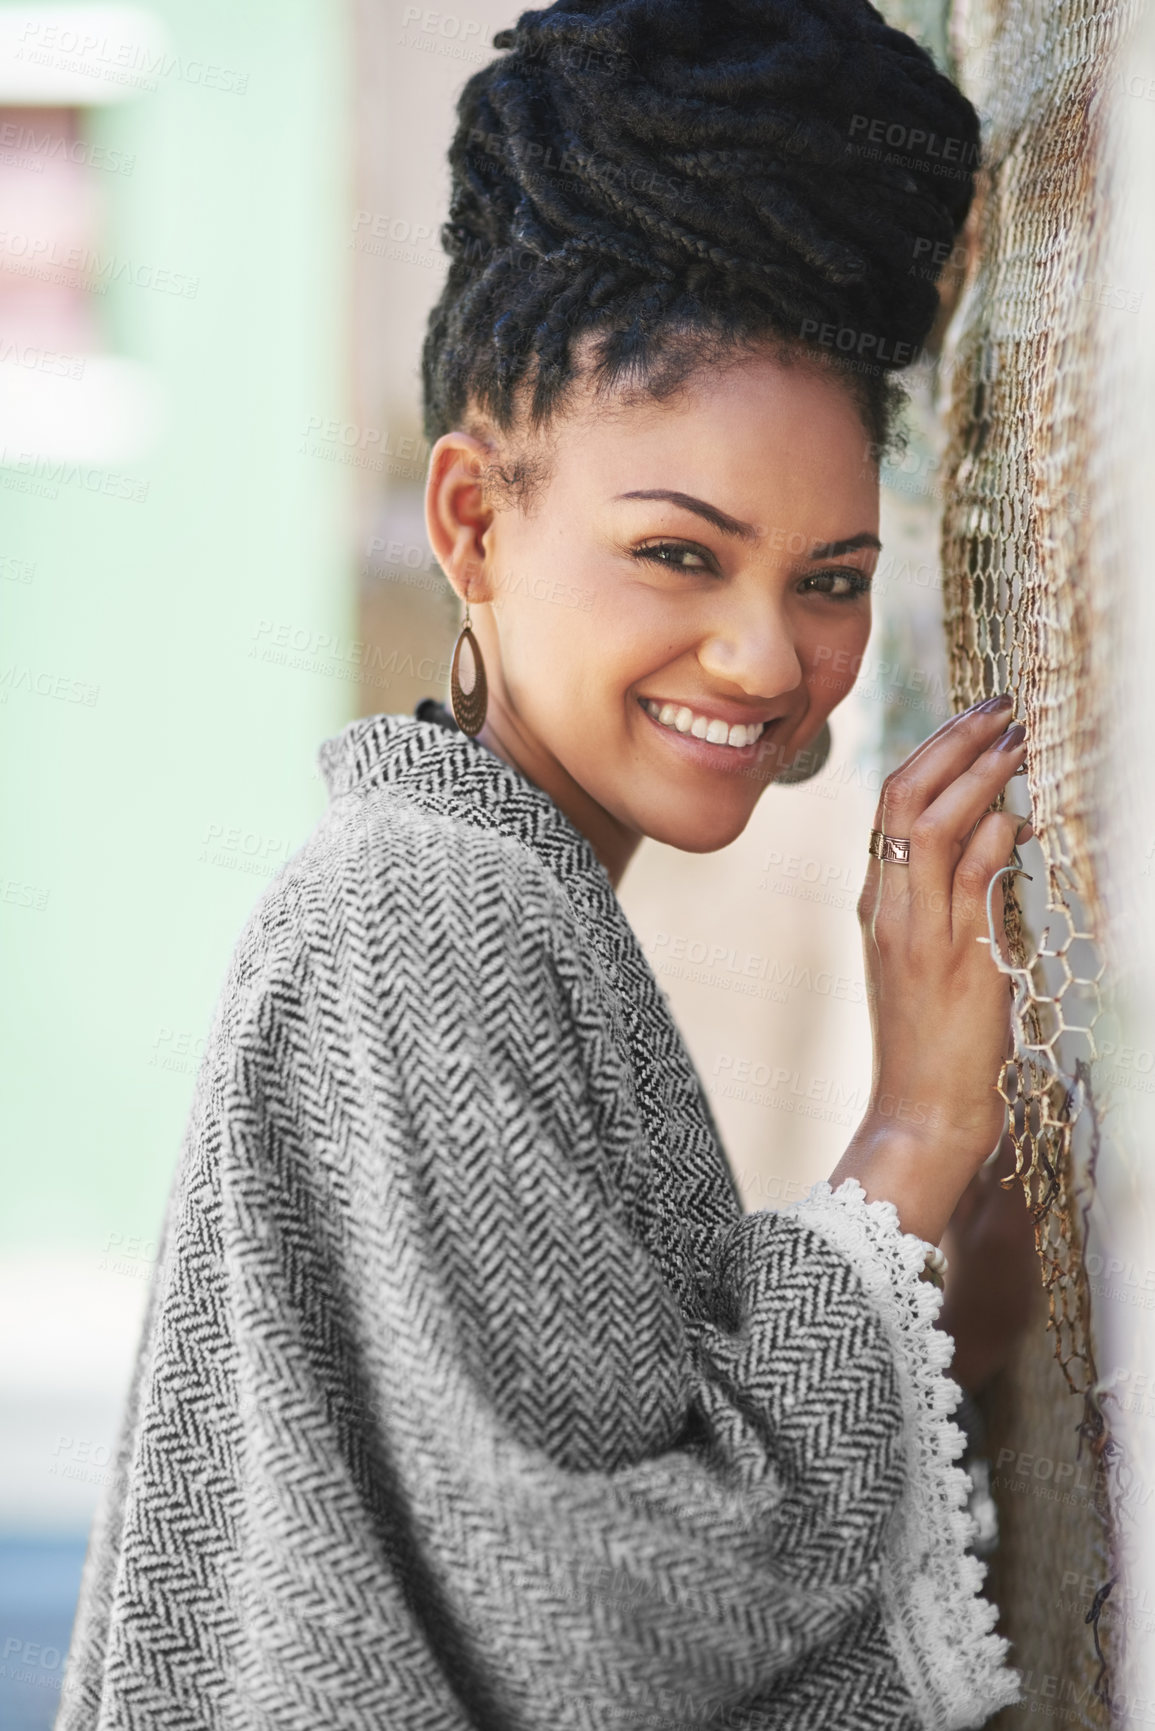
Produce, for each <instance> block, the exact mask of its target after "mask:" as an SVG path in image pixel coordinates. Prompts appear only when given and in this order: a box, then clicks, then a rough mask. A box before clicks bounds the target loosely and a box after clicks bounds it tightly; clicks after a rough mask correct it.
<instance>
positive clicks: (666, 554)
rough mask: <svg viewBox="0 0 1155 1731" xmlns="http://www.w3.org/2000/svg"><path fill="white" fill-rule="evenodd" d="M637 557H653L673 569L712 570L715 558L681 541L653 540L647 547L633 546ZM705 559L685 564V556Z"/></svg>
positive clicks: (657, 562) (656, 562) (655, 560)
mask: <svg viewBox="0 0 1155 1731" xmlns="http://www.w3.org/2000/svg"><path fill="white" fill-rule="evenodd" d="M632 551H633V556H634V558H635V559H652V560H653V561H654V563H655V564H658V565H668V566H669V568H670V570H671V571H710V570H712V569H713V560H712V559H711V557H710V555H709V554H708V553H704V552H703V551H702V549H701V548H700V547H692V546H689V545H688V544H686V543H684V542H681V541H652V542H650V544H649V545H648V546H646V547H635V548H633V550H632ZM687 557H688V558H691V559H699V560H703V561H705V563H703V564H699V565H683V564H681V563H680V561H681V560H682V559H684V558H687Z"/></svg>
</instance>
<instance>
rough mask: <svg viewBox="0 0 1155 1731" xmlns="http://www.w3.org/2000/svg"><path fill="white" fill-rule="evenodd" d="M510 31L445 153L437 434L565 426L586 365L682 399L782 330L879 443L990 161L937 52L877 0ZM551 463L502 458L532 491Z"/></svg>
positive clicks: (431, 375)
mask: <svg viewBox="0 0 1155 1731" xmlns="http://www.w3.org/2000/svg"><path fill="white" fill-rule="evenodd" d="M493 46H494V47H495V48H498V49H506V50H508V51H509V52H508V53H507V54H505V55H504V56H503V57H500V58H497V59H495V60H493V61H492V62H490V63H489V64H488V65H487V66H484V67H483V68H482V69H481V70H480V71H478V72H476V73H474V74H473V76H472V77H471V78H470V79H469V80H468V82H467V83H466V85H465V87H464V89H463V91H462V93H461V96H460V98H459V101H458V104H457V117H458V124H457V130H456V133H455V136H454V139H453V143H452V146H451V148H450V152H449V162H450V168H451V171H452V194H451V200H450V209H449V220H448V221H447V222H446V223H445V225H444V226H443V228H442V231H441V238H442V243H443V245H444V246H445V248H446V250H447V252H448V253H449V255H450V261H451V262H450V267H449V273H448V277H447V280H446V283H445V287H444V290H443V292H442V294H441V298H440V299H439V301H438V302H437V305H436V306H435V307H434V309H433V311H432V313H431V314H430V318H429V325H428V330H427V334H426V337H425V343H424V348H423V352H422V384H423V391H424V418H425V434H426V437H427V438H428V440H429V442H430V443H431V444H432V443H433V442H434V441H435V440H436V439H438V438H439V437H440V436H441V435H442V434H443V433H445V432H448V431H449V430H450V429H451V428H453V427H459V426H460V427H465V428H467V429H469V430H474V428H475V427H477V428H478V430H481V431H482V436H483V437H484V436H485V430H486V429H485V421H486V419H488V421H489V423H490V425H491V426H492V427H496V429H499V430H500V431H501V432H502V433H509V432H511V431H513V430H514V429H515V428H520V427H521V425H522V424H523V421H524V423H525V424H526V425H528V427H529V428H530V429H531V430H532V431H534V432H537V431H539V430H541V429H543V428H545V427H546V426H547V425H548V423H550V422H551V421H552V420H553V418H554V417H555V416H556V415H557V414H558V412H559V411H560V410H561V409H562V407H563V405H564V404H565V402H566V400H567V397H568V393H569V390H570V388H571V386H572V385H573V383H574V382H575V380H576V379H577V378H578V377H579V376H581V374H582V372H583V368H584V366H585V364H586V360H588V364H589V369H590V372H591V375H592V378H593V381H594V385H595V389H596V391H597V392H598V393H599V395H602V396H603V397H604V396H605V395H606V394H608V393H609V392H611V391H612V392H613V393H615V395H616V396H617V397H618V398H620V399H621V400H623V401H635V400H642V399H644V398H647V397H648V398H651V399H654V400H661V399H663V398H665V397H667V396H668V395H670V394H671V393H672V392H674V391H676V390H677V389H678V387H679V385H680V384H681V383H682V382H683V381H684V380H685V379H686V377H687V376H688V375H689V374H690V373H692V372H693V371H694V370H695V369H696V368H697V367H699V366H702V365H703V364H706V365H709V364H711V363H715V362H718V361H721V360H724V359H725V358H726V357H727V356H730V355H733V354H735V353H736V352H738V351H753V350H755V349H757V348H760V347H764V346H767V345H768V346H769V347H770V348H771V350H772V351H774V352H775V353H777V354H778V356H779V358H781V359H782V360H785V361H792V360H793V361H798V360H809V361H810V362H812V363H816V364H825V365H829V366H833V367H835V368H837V369H838V370H839V376H840V377H842V378H843V380H844V381H845V383H846V385H847V386H848V387H849V389H850V390H851V391H852V393H853V395H854V398H855V400H856V402H857V403H858V406H859V409H860V413H861V415H862V419H863V423H864V426H865V428H866V431H867V433H868V436H869V438H870V439H871V441H872V445H873V447H874V450H875V452H876V454H882V453H883V452H884V451H885V450H886V449H887V448H888V447H889V446H890V444H891V443H892V442H893V439H894V436H895V434H894V427H895V422H896V420H897V415H898V411H899V410H900V408H901V406H902V404H903V402H904V401H905V394H904V392H903V391H902V389H901V387H899V386H898V384H897V383H896V381H895V377H894V375H895V373H896V372H897V371H898V370H899V369H901V368H902V367H903V366H906V365H909V364H910V363H911V362H912V361H913V360H915V359H916V358H917V357H918V350H919V345H920V344H921V342H922V341H923V339H924V338H925V337H926V335H927V334H928V332H929V331H930V328H931V326H932V324H933V322H934V318H935V314H936V312H937V311H938V291H937V288H936V286H935V274H936V273H935V270H934V269H933V268H931V267H933V265H934V263H935V262H936V261H939V260H942V259H944V258H946V257H947V256H948V254H949V252H950V250H951V246H952V243H953V241H954V239H955V236H956V234H957V232H958V230H959V228H960V227H961V225H962V223H963V220H964V218H965V216H966V213H967V210H968V209H969V207H970V203H971V199H972V196H973V190H974V171H975V168H976V167H977V164H978V157H979V120H978V116H977V114H976V113H975V110H974V108H973V107H972V106H971V104H970V103H969V102H968V101H967V99H966V97H965V96H963V95H962V93H961V92H960V91H959V90H958V89H957V88H956V87H955V85H954V84H952V83H951V81H950V80H949V79H948V78H947V77H945V76H944V74H942V73H941V72H939V71H938V69H937V68H936V67H935V65H934V62H933V61H932V60H931V58H930V56H929V55H928V54H927V53H926V52H925V50H924V49H922V48H921V47H919V45H918V44H917V43H916V42H914V41H913V40H912V39H911V38H910V37H909V36H907V35H905V34H904V33H903V32H902V31H900V30H895V29H892V28H891V27H890V26H889V25H888V24H887V23H886V22H885V21H884V19H883V18H882V17H881V16H880V14H879V13H878V12H877V11H876V10H875V9H874V7H873V6H871V5H869V4H868V3H867V0H557V4H555V5H553V6H550V7H548V8H546V9H544V10H542V11H537V12H523V13H522V14H521V16H520V18H519V19H518V21H517V23H516V25H514V27H513V28H512V29H507V30H501V31H499V32H498V33H497V34H496V35H495V36H494V38H493ZM587 336H588V337H589V341H590V345H591V347H590V352H589V356H588V357H585V358H584V359H583V358H582V357H579V356H578V355H575V348H577V347H578V339H579V338H580V339H583V342H582V345H581V349H582V356H585V343H584V339H585V338H586V337H587ZM479 415H480V416H481V417H482V421H481V423H480V425H479V424H478V422H477V416H479ZM545 473H546V469H545V466H544V465H543V463H542V462H541V460H540V459H537V460H536V461H535V459H533V458H532V457H530V456H528V455H525V454H523V455H522V456H520V457H519V458H518V459H517V461H516V462H514V463H513V464H512V466H506V467H505V468H502V467H501V466H500V465H498V466H495V470H491V472H490V474H491V478H492V477H493V476H494V474H496V476H497V477H498V478H499V480H500V483H501V484H502V485H504V486H506V487H508V488H509V489H511V490H512V491H513V492H514V493H515V494H516V495H517V496H518V497H519V498H521V499H522V500H523V501H524V500H525V499H526V498H528V497H529V495H530V494H531V493H532V491H533V490H534V488H535V487H536V486H537V485H538V484H539V483H540V482H541V480H543V479H544V477H545Z"/></svg>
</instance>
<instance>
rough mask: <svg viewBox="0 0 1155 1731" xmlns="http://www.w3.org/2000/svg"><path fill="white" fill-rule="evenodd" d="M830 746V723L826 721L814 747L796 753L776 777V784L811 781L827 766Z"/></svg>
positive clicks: (809, 746)
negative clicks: (812, 777) (813, 776)
mask: <svg viewBox="0 0 1155 1731" xmlns="http://www.w3.org/2000/svg"><path fill="white" fill-rule="evenodd" d="M830 745H831V740H830V723H829V722H828V721H824V722H823V723H822V731H821V733H819V734H818V736H817V738H816V739H815V741H814V743H813V745H808V746H807V747H806V749H805V751H798V752H795V754H794V757H793V759H792V760H791V762H790V763H788V764H787V765H786V767H785V769H784V770H783V771H782V772H781V774H780V775H776V776H775V777H774V780H775V782H776V783H778V784H782V783H786V784H787V785H790V784H792V783H794V782H796V781H809V780H810V777H811V776H812V775H817V774H818V772H819V770H820V769H822V768H823V766H824V765H825V763H826V759H827V758H828V757H829V756H830Z"/></svg>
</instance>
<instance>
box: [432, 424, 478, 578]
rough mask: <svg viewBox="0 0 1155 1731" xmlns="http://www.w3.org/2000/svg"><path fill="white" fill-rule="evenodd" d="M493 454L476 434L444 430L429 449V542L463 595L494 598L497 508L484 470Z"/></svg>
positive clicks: (439, 561)
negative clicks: (491, 542) (491, 541)
mask: <svg viewBox="0 0 1155 1731" xmlns="http://www.w3.org/2000/svg"><path fill="white" fill-rule="evenodd" d="M490 457H491V453H490V451H489V448H488V447H487V446H486V445H484V444H482V442H481V440H480V439H477V438H474V436H473V434H472V433H465V432H462V431H460V430H456V429H455V430H454V431H453V432H451V433H443V434H442V435H441V437H440V438H439V439H438V440H437V443H436V444H435V445H434V447H433V449H432V451H431V452H430V453H429V473H428V476H427V478H426V482H425V530H426V533H427V535H428V536H429V545H430V546H431V547H432V549H433V552H434V554H435V556H436V558H437V561H438V563H439V565H440V566H441V568H442V570H443V571H444V572H445V575H446V576H447V577H448V579H449V581H450V583H451V584H452V585H453V588H454V589H455V590H456V592H457V594H458V595H459V596H460V597H461V599H462V600H465V599H466V598H467V597H468V599H469V601H470V602H471V603H472V602H477V603H480V602H483V601H490V600H492V599H493V596H492V594H491V589H492V586H493V585H492V570H491V563H492V562H491V559H490V554H489V549H488V547H487V546H486V532H487V531H488V529H489V528H490V526H491V524H492V522H493V516H494V513H493V507H492V505H491V504H490V503H489V502H488V501H487V499H486V497H485V490H484V486H483V475H484V471H485V467H486V465H487V463H488V462H489V460H490Z"/></svg>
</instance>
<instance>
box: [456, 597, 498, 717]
mask: <svg viewBox="0 0 1155 1731" xmlns="http://www.w3.org/2000/svg"><path fill="white" fill-rule="evenodd" d="M467 640H468V645H469V655H470V659H471V661H472V663H473V681H472V683H471V685H470V687H469V690H468V691H466V690H465V688H464V686H463V685H462V683H461V675H460V672H459V671H458V670H459V668H460V666H461V645H462V644H463V643H465V642H466V641H467ZM488 697H489V687H488V686H487V685H486V683H485V663H484V661H483V660H482V659H481V648H480V645H479V644H478V641H477V638H476V637H475V636H474V635H473V629H472V627H471V625H470V623H469V600H468V598H467V599H466V602H465V618H464V620H463V621H462V625H461V630H460V631H459V632H458V634H457V642H456V643H455V644H454V646H453V663H452V665H451V667H450V669H449V699H450V702H451V704H452V706H453V719H454V721H456V723H457V725H458V727H459V728H460V729H461V731H462V733H468V734H469V735H470V736H472V735H473V734H475V733H480V732H481V729H482V726H483V724H484V722H485V706H486V703H487V701H488Z"/></svg>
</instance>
